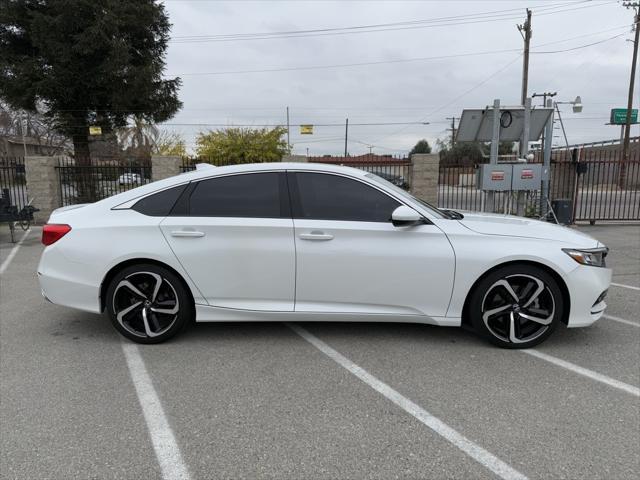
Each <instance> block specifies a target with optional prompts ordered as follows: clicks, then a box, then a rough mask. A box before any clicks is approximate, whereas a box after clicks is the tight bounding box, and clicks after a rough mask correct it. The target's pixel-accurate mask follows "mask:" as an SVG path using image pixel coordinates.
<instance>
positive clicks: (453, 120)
mask: <svg viewBox="0 0 640 480" xmlns="http://www.w3.org/2000/svg"><path fill="white" fill-rule="evenodd" d="M445 120H451V128H448V129H447V130H451V148H453V146H454V145H455V143H456V120H459V119H458V118H457V117H447V118H446V119H445Z"/></svg>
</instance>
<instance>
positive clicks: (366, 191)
mask: <svg viewBox="0 0 640 480" xmlns="http://www.w3.org/2000/svg"><path fill="white" fill-rule="evenodd" d="M292 176H293V177H294V178H295V182H296V186H297V188H296V190H297V197H298V201H297V202H296V208H295V209H294V217H295V218H304V219H314V220H345V221H357V222H389V221H390V220H391V214H392V213H393V211H394V210H395V209H396V208H398V207H399V206H400V203H399V202H398V201H397V200H395V199H393V198H391V197H390V196H389V195H387V194H385V193H383V192H381V191H380V190H377V189H375V188H373V187H370V186H369V185H366V184H364V183H362V182H359V181H357V180H352V179H350V178H346V177H341V176H339V175H331V174H324V173H306V172H304V173H301V172H298V173H295V174H293V175H292Z"/></svg>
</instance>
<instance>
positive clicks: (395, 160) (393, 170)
mask: <svg viewBox="0 0 640 480" xmlns="http://www.w3.org/2000/svg"><path fill="white" fill-rule="evenodd" d="M309 162H314V163H326V164H330V165H343V166H345V167H353V168H359V169H361V170H364V171H366V172H370V173H373V174H375V175H378V176H379V177H382V178H384V179H385V180H387V181H389V182H391V183H393V184H394V185H396V186H398V187H401V188H403V189H405V190H409V189H410V188H411V159H410V158H408V157H392V156H390V155H389V156H386V155H385V156H383V155H361V156H358V157H310V158H309Z"/></svg>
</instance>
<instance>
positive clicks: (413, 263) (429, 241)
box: [289, 172, 455, 317]
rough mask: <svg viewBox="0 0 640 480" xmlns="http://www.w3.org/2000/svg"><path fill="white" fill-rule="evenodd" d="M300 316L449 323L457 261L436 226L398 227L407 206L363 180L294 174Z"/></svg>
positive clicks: (319, 174) (291, 179)
mask: <svg viewBox="0 0 640 480" xmlns="http://www.w3.org/2000/svg"><path fill="white" fill-rule="evenodd" d="M289 184H290V186H291V191H292V194H293V195H292V197H293V205H292V208H293V215H294V224H295V241H296V252H297V281H296V305H295V310H296V311H300V312H334V313H338V312H344V313H347V312H348V313H378V314H398V315H402V314H408V315H415V314H424V315H427V316H433V317H439V316H444V315H445V313H446V311H447V307H448V305H449V299H450V297H451V291H452V288H453V277H454V267H455V258H454V253H453V249H452V247H451V245H450V244H449V241H448V240H447V238H446V236H445V235H444V233H442V232H441V231H440V230H439V229H438V228H437V227H436V226H435V225H430V224H428V225H419V226H413V227H394V226H393V224H392V223H391V213H392V212H393V210H395V208H397V207H398V206H399V205H400V203H399V202H398V201H397V200H396V199H394V198H392V197H390V196H389V195H387V194H386V193H385V192H383V191H381V190H378V189H377V188H374V187H373V186H371V185H369V184H367V183H365V182H362V181H360V180H357V179H354V178H349V177H345V176H340V175H336V174H329V173H315V172H313V173H311V172H297V173H289Z"/></svg>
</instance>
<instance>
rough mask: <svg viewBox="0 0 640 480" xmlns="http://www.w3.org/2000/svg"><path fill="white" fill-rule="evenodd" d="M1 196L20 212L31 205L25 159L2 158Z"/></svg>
mask: <svg viewBox="0 0 640 480" xmlns="http://www.w3.org/2000/svg"><path fill="white" fill-rule="evenodd" d="M0 196H2V201H3V204H4V205H11V206H16V207H17V208H18V210H21V209H22V208H24V207H25V206H26V205H28V204H29V198H28V195H27V185H26V179H25V166H24V158H23V157H0Z"/></svg>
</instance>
